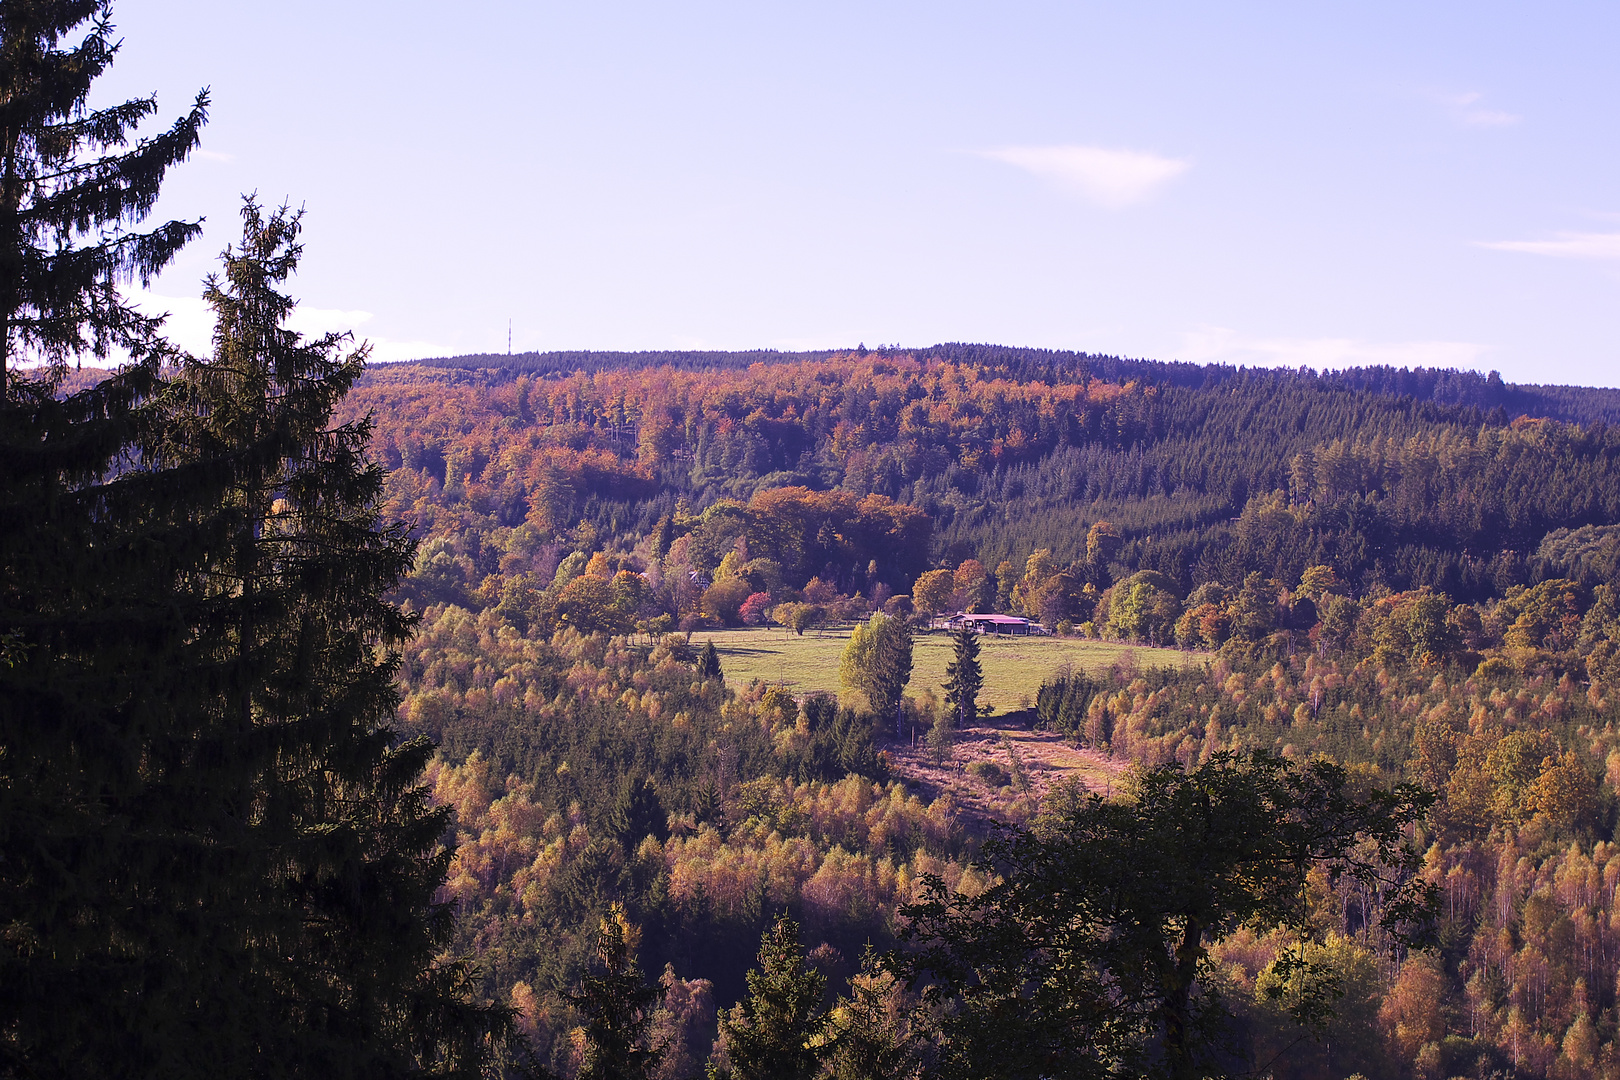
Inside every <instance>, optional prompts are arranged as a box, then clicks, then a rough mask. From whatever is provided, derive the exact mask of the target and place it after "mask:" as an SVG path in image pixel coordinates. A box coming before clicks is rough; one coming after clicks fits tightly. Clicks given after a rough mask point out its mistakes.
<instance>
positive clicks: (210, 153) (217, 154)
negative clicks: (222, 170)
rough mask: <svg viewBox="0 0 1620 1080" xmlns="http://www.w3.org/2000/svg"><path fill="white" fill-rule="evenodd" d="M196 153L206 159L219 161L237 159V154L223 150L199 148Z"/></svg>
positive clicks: (226, 161) (227, 161)
mask: <svg viewBox="0 0 1620 1080" xmlns="http://www.w3.org/2000/svg"><path fill="white" fill-rule="evenodd" d="M196 155H197V156H198V157H200V158H202V159H203V160H204V161H219V162H225V163H229V162H232V161H235V160H236V155H235V154H227V153H225V152H224V151H221V150H198V151H196Z"/></svg>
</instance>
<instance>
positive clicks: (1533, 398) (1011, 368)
mask: <svg viewBox="0 0 1620 1080" xmlns="http://www.w3.org/2000/svg"><path fill="white" fill-rule="evenodd" d="M851 354H855V355H872V356H883V355H892V356H914V357H917V358H918V359H940V360H948V361H951V362H954V363H960V364H968V365H971V366H974V367H977V368H980V369H983V370H985V371H987V372H994V373H998V374H1003V375H1005V376H1006V377H1008V378H1012V379H1018V380H1032V379H1035V380H1043V381H1048V382H1073V381H1076V380H1080V381H1085V380H1088V379H1091V378H1098V379H1104V380H1107V381H1109V382H1121V381H1126V380H1130V379H1135V380H1138V381H1142V382H1149V383H1153V384H1156V385H1161V386H1167V387H1181V388H1185V389H1188V390H1213V389H1215V388H1217V387H1220V386H1222V385H1224V384H1227V383H1230V382H1234V381H1236V382H1240V383H1244V384H1248V385H1249V386H1250V387H1251V388H1252V387H1253V385H1254V384H1255V383H1264V382H1265V381H1267V380H1270V381H1274V382H1275V383H1277V384H1278V385H1282V384H1285V383H1294V382H1298V381H1308V382H1312V383H1316V384H1317V385H1319V386H1321V387H1322V388H1323V389H1324V390H1340V391H1351V392H1360V393H1370V394H1375V395H1379V396H1389V397H1404V398H1411V399H1412V400H1413V401H1415V402H1431V403H1433V404H1436V405H1444V406H1461V407H1473V408H1478V409H1480V410H1482V411H1484V412H1486V413H1488V414H1495V413H1497V411H1498V410H1500V415H1496V416H1493V417H1492V419H1493V420H1496V421H1497V422H1505V420H1506V419H1511V418H1513V417H1517V416H1531V417H1543V418H1547V419H1554V420H1564V421H1569V422H1574V423H1581V424H1596V423H1601V424H1616V423H1620V389H1612V388H1604V387H1584V386H1566V385H1559V384H1547V385H1541V384H1533V383H1508V382H1504V381H1503V380H1502V378H1501V376H1500V375H1498V374H1497V373H1496V372H1494V371H1492V372H1490V373H1489V374H1482V373H1480V372H1478V371H1463V370H1458V369H1455V368H1397V367H1390V366H1375V367H1354V368H1345V369H1342V370H1336V371H1335V370H1329V371H1321V372H1318V371H1315V370H1313V369H1310V368H1300V369H1294V368H1264V367H1252V368H1251V367H1237V366H1234V365H1231V364H1194V363H1189V362H1186V361H1179V360H1178V361H1163V360H1145V359H1128V358H1125V357H1119V356H1109V355H1104V354H1099V353H1083V352H1075V351H1072V350H1066V349H1037V348H1023V347H1018V346H1007V345H989V344H969V343H963V342H945V343H941V344H937V345H930V346H926V347H921V348H901V347H880V348H876V349H865V348H864V347H857V348H853V349H813V350H804V351H794V352H784V351H780V350H777V349H746V350H704V349H685V350H646V351H640V352H622V351H613V350H601V351H597V350H563V351H556V352H526V353H517V354H513V355H508V354H505V353H473V354H468V355H465V356H452V357H431V358H426V359H422V360H413V361H403V362H401V363H409V364H416V365H420V366H423V367H433V368H448V369H455V370H491V371H498V372H501V373H502V374H503V375H505V376H507V377H514V378H515V377H517V376H519V375H531V376H539V377H542V378H543V377H548V376H566V375H571V374H573V373H574V372H576V371H583V372H586V373H587V374H590V373H594V372H598V371H622V370H636V369H640V368H649V367H670V368H674V369H676V370H681V371H716V370H728V369H743V368H747V367H749V366H751V365H753V364H756V363H764V364H783V363H797V362H804V361H814V360H825V359H828V358H830V357H834V356H847V355H851ZM390 366H392V365H390Z"/></svg>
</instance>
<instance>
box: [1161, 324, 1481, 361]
mask: <svg viewBox="0 0 1620 1080" xmlns="http://www.w3.org/2000/svg"><path fill="white" fill-rule="evenodd" d="M1181 338H1182V347H1181V350H1180V351H1179V352H1178V353H1177V359H1180V360H1186V361H1189V362H1191V363H1195V364H1241V365H1244V366H1248V367H1311V368H1315V369H1317V370H1318V371H1322V370H1325V369H1328V368H1346V367H1365V366H1367V365H1372V364H1387V365H1390V366H1393V367H1440V368H1472V367H1477V366H1478V365H1479V363H1480V360H1481V358H1482V357H1483V356H1484V355H1485V353H1486V352H1487V351H1488V349H1487V347H1486V346H1484V345H1476V344H1473V343H1471V342H1466V341H1400V342H1371V341H1360V340H1357V339H1355V338H1328V337H1324V338H1286V337H1255V336H1250V335H1245V334H1240V333H1238V332H1237V331H1235V330H1229V329H1227V328H1226V327H1223V326H1201V327H1199V328H1198V329H1197V330H1193V331H1189V332H1187V333H1184V334H1182V335H1181Z"/></svg>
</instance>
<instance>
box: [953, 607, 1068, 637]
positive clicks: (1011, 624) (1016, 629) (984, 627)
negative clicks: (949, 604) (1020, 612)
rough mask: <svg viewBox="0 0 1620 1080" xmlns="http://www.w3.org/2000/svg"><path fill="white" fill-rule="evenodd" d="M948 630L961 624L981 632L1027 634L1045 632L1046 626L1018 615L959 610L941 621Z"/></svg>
mask: <svg viewBox="0 0 1620 1080" xmlns="http://www.w3.org/2000/svg"><path fill="white" fill-rule="evenodd" d="M939 625H942V626H944V627H945V629H947V630H955V629H957V628H958V627H961V626H971V627H973V629H975V630H977V631H978V632H979V633H981V634H1011V635H1014V636H1022V635H1025V634H1044V633H1046V627H1044V626H1042V625H1041V624H1040V623H1032V622H1030V621H1029V620H1028V619H1021V618H1019V617H1018V616H1016V615H984V614H979V613H977V612H975V613H972V614H969V613H967V612H962V611H958V612H957V613H956V614H954V615H947V616H945V617H944V619H943V620H941V622H940V623H939Z"/></svg>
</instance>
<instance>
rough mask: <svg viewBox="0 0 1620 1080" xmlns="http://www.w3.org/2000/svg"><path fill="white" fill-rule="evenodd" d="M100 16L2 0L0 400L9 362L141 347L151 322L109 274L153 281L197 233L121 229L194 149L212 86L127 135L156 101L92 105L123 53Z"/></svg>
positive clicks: (82, 1)
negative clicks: (168, 119) (153, 132)
mask: <svg viewBox="0 0 1620 1080" xmlns="http://www.w3.org/2000/svg"><path fill="white" fill-rule="evenodd" d="M110 17H111V12H110V7H109V5H108V4H107V3H106V0H4V2H3V3H0V401H3V400H4V399H6V398H8V397H10V396H11V391H10V388H9V387H8V385H7V384H8V382H9V381H10V379H11V378H12V377H13V373H14V370H15V368H16V365H17V363H18V362H19V361H40V360H43V361H47V362H49V364H50V365H51V367H52V368H53V369H57V370H59V369H60V368H61V367H62V366H64V365H65V364H66V363H67V361H68V360H69V359H71V358H74V357H79V356H83V355H84V354H86V353H89V354H91V355H94V356H97V357H106V356H107V355H108V354H109V352H111V350H112V349H114V348H115V347H119V348H125V349H131V348H133V349H134V350H135V351H136V352H137V353H143V352H144V351H145V343H147V342H149V340H150V338H151V334H152V330H153V325H154V324H153V321H152V320H150V319H148V318H145V317H143V316H141V315H140V314H139V313H138V312H137V311H136V310H135V309H134V308H133V307H132V306H131V305H130V304H129V303H128V301H126V300H125V299H124V298H123V297H122V296H121V295H120V294H119V292H118V283H119V282H120V281H126V282H127V281H129V280H131V279H132V278H138V279H140V280H141V282H142V283H143V284H145V283H146V282H148V281H150V280H151V278H152V276H153V275H155V274H156V273H157V272H158V271H159V270H161V269H162V268H163V267H164V266H166V265H167V264H168V263H169V262H170V260H172V259H173V258H174V256H175V254H176V253H177V252H178V251H179V250H180V248H181V246H183V245H184V244H185V243H186V241H188V240H190V239H191V238H193V237H194V236H196V235H197V233H198V232H199V231H200V229H201V225H200V223H198V222H186V221H170V222H167V223H166V224H164V225H161V226H159V227H158V228H156V229H153V230H151V231H150V232H136V231H131V227H132V226H135V225H137V224H139V223H140V222H141V221H142V220H144V219H145V217H146V216H147V214H148V213H149V212H150V211H151V209H152V207H153V205H154V204H155V203H156V201H157V197H158V191H159V188H160V186H161V185H162V182H163V178H164V176H165V174H166V173H167V172H168V170H169V168H170V167H171V166H173V165H175V164H177V163H178V162H180V161H182V160H184V159H185V158H186V157H187V156H188V155H189V154H190V153H191V151H192V150H193V149H194V148H195V147H196V146H197V139H198V131H199V130H200V129H201V127H202V125H203V123H204V121H205V120H206V118H207V107H208V94H207V92H206V91H203V92H202V93H199V94H198V95H197V99H196V101H195V102H194V103H193V105H192V108H191V111H190V112H189V113H187V114H186V115H185V116H183V117H181V118H180V119H178V120H176V121H175V123H174V124H173V125H172V126H171V127H170V128H169V129H168V130H167V131H164V132H162V133H161V134H159V135H157V136H155V137H152V138H143V139H134V131H135V129H136V127H137V126H138V125H139V124H140V122H141V121H142V120H144V119H145V118H147V117H149V116H151V115H152V114H153V113H154V112H156V111H157V101H156V99H155V98H152V97H145V98H135V99H132V100H130V101H126V102H124V103H122V104H120V105H114V106H110V107H108V108H104V109H91V108H89V107H88V106H87V101H88V98H89V95H90V89H91V85H92V84H93V83H94V82H95V80H96V79H97V78H98V77H99V76H100V75H101V74H102V73H103V72H105V71H106V70H107V66H108V65H109V64H111V63H112V61H113V58H114V56H115V55H116V54H117V52H118V48H119V43H118V42H117V41H116V40H115V39H114V38H113V27H112V23H111V21H110ZM87 23H88V24H89V26H88V31H87V32H86V33H85V34H84V36H83V37H82V38H80V39H79V40H78V41H77V43H76V44H72V45H67V44H65V42H66V40H67V39H68V38H70V37H71V36H72V35H73V34H74V33H76V32H77V31H78V30H79V28H81V27H84V26H85V24H87ZM132 140H133V142H132Z"/></svg>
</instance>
